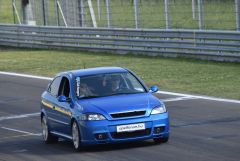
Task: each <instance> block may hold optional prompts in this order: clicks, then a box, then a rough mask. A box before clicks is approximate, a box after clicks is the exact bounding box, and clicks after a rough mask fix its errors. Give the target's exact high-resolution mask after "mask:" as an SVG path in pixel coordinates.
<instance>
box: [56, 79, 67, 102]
mask: <svg viewBox="0 0 240 161" xmlns="http://www.w3.org/2000/svg"><path fill="white" fill-rule="evenodd" d="M60 95H64V96H66V97H67V98H69V97H70V86H69V80H68V79H67V78H66V77H63V78H62V81H61V84H60V89H59V93H58V96H60Z"/></svg>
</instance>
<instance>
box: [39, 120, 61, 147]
mask: <svg viewBox="0 0 240 161" xmlns="http://www.w3.org/2000/svg"><path fill="white" fill-rule="evenodd" d="M41 124H42V136H43V140H44V142H45V143H47V144H49V143H56V142H57V141H58V137H56V136H53V135H52V134H51V133H50V132H49V128H48V123H47V119H46V116H43V117H42V120H41Z"/></svg>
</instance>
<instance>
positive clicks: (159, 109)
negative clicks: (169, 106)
mask: <svg viewBox="0 0 240 161" xmlns="http://www.w3.org/2000/svg"><path fill="white" fill-rule="evenodd" d="M164 112H167V110H166V108H165V105H164V104H162V105H161V106H157V107H154V108H153V110H152V112H151V115H155V114H160V113H164Z"/></svg>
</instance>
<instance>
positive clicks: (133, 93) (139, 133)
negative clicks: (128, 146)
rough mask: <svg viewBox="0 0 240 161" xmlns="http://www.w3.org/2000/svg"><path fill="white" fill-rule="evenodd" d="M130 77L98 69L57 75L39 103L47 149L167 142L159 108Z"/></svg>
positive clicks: (110, 69)
mask: <svg viewBox="0 0 240 161" xmlns="http://www.w3.org/2000/svg"><path fill="white" fill-rule="evenodd" d="M157 91H158V87H157V86H152V87H151V88H150V89H148V88H147V86H146V85H145V84H144V82H143V81H142V80H141V79H140V78H138V77H137V76H136V75H135V74H134V73H133V72H132V71H130V70H128V69H125V68H121V67H101V68H90V69H81V70H75V71H68V72H63V73H60V74H58V75H57V76H56V77H55V78H54V79H53V80H52V81H51V83H50V84H49V85H48V87H47V89H46V91H44V92H43V94H42V97H41V99H42V100H41V125H42V133H43V139H44V141H45V142H46V143H52V142H57V141H58V138H64V139H69V140H71V141H72V142H73V145H74V148H75V149H76V150H80V149H81V148H82V147H83V146H84V145H95V144H105V143H120V142H129V141H137V140H147V139H153V140H154V142H156V143H163V142H167V141H168V138H169V121H168V112H167V110H166V108H165V105H164V103H163V102H161V101H160V100H159V99H158V98H157V97H155V96H154V95H153V93H154V92H157Z"/></svg>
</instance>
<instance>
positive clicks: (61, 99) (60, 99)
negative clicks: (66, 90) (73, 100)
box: [58, 95, 69, 102]
mask: <svg viewBox="0 0 240 161" xmlns="http://www.w3.org/2000/svg"><path fill="white" fill-rule="evenodd" d="M58 101H59V102H68V101H69V100H68V99H67V97H66V96H64V95H61V96H59V97H58Z"/></svg>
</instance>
